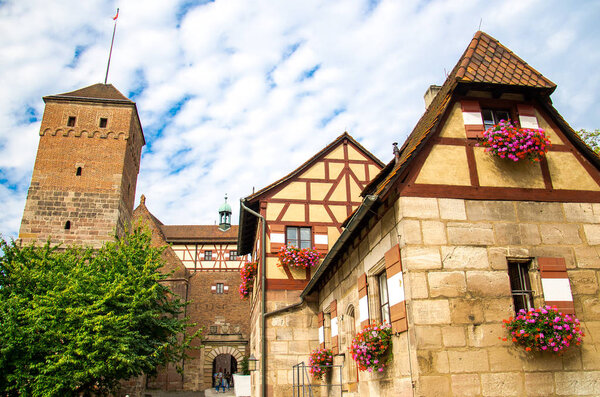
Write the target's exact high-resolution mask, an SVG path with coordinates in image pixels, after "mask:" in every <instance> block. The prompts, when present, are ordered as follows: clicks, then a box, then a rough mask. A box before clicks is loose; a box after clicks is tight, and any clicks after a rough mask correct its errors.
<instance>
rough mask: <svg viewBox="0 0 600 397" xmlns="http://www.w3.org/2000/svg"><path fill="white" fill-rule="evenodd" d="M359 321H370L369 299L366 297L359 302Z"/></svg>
mask: <svg viewBox="0 0 600 397" xmlns="http://www.w3.org/2000/svg"><path fill="white" fill-rule="evenodd" d="M358 311H359V320H360V322H361V323H362V322H363V321H369V298H368V297H367V296H366V295H365V296H363V297H362V298H360V299H359V300H358Z"/></svg>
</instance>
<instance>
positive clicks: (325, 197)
mask: <svg viewBox="0 0 600 397" xmlns="http://www.w3.org/2000/svg"><path fill="white" fill-rule="evenodd" d="M380 169H381V167H380V166H379V165H378V164H377V163H376V162H375V161H373V159H372V158H370V157H369V156H367V155H366V154H365V153H364V152H363V151H362V150H360V149H359V148H358V147H357V146H355V145H354V144H353V143H352V142H350V141H349V140H344V141H342V142H340V143H339V144H338V145H337V146H335V147H333V148H332V149H331V150H330V151H329V152H328V153H326V154H324V155H323V156H322V157H321V158H320V159H318V160H317V161H315V162H314V163H313V164H312V165H311V166H310V167H309V168H308V169H307V170H306V171H304V172H302V173H301V174H299V175H297V176H296V177H294V178H293V179H292V180H290V181H288V182H287V183H286V184H283V185H282V186H279V187H278V188H277V189H274V190H273V191H272V192H269V193H270V194H269V197H266V198H264V199H263V200H262V201H261V202H262V203H264V204H263V206H262V208H261V214H262V215H263V216H265V218H266V219H267V224H268V234H267V273H266V274H267V283H268V284H267V285H268V288H269V289H297V290H299V289H302V288H303V287H304V285H306V282H307V280H309V279H310V275H311V273H310V271H306V270H304V269H293V268H292V269H290V268H289V267H288V266H280V265H279V259H278V258H277V254H278V252H279V249H280V248H281V247H282V246H284V245H285V244H286V229H287V228H288V227H309V228H310V229H311V245H312V247H313V248H315V249H317V250H318V251H319V252H321V253H323V254H326V253H327V251H328V250H329V248H330V247H331V246H332V245H333V244H334V243H335V241H336V240H337V238H338V236H339V235H340V233H341V224H342V223H343V222H344V221H345V220H346V218H347V217H348V216H349V215H350V214H352V211H354V210H355V209H356V208H357V207H358V206H359V205H360V203H361V201H362V200H361V197H360V193H361V191H362V189H363V188H364V187H365V185H366V184H367V183H368V182H369V181H370V180H371V179H372V178H373V177H374V176H375V175H377V173H378V172H379V170H380Z"/></svg>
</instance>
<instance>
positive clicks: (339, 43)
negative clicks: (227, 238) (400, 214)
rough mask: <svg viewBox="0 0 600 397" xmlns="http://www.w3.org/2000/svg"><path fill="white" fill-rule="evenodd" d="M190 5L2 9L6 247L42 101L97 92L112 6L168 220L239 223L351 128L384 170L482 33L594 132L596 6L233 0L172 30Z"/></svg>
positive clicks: (145, 162)
mask: <svg viewBox="0 0 600 397" xmlns="http://www.w3.org/2000/svg"><path fill="white" fill-rule="evenodd" d="M184 3H185V4H187V3H189V2H185V1H180V2H175V1H172V2H165V1H160V0H152V1H144V2H143V3H142V2H138V1H134V0H122V1H119V2H116V3H115V2H113V3H110V2H104V1H99V0H96V1H86V2H78V1H75V0H64V1H59V2H46V1H42V0H19V1H12V2H6V3H3V4H2V5H0V34H1V35H2V37H3V40H2V41H1V42H0V51H1V52H2V54H3V57H0V84H2V87H3V90H2V91H1V92H0V123H2V125H3V127H4V128H2V129H0V171H1V173H0V176H4V179H0V199H2V200H3V201H4V202H6V203H10V205H8V206H7V207H6V211H8V213H7V212H6V211H5V215H4V218H0V227H2V228H3V229H0V230H2V231H3V232H4V234H12V235H14V234H16V230H17V229H18V219H20V217H21V214H22V209H23V208H22V206H23V203H24V198H25V194H26V191H27V187H28V184H29V178H30V175H31V170H32V168H33V160H34V157H35V147H36V144H37V141H38V139H39V138H38V134H37V131H38V129H39V118H40V117H41V114H42V111H43V102H42V101H41V99H40V98H41V96H44V95H51V94H56V93H61V92H66V91H70V90H73V89H77V88H81V87H84V86H87V85H91V84H94V83H96V82H99V81H102V80H103V78H104V73H105V68H106V57H107V55H108V46H109V44H110V38H111V34H112V28H113V23H112V19H111V17H112V16H113V15H114V14H113V13H114V10H115V8H116V7H117V6H118V7H120V9H121V12H120V16H119V20H118V26H117V36H116V39H115V49H114V52H113V59H112V63H111V71H110V75H109V82H111V83H112V84H114V85H115V86H116V87H117V88H118V89H119V90H120V91H121V92H123V93H124V94H125V95H129V94H130V93H134V99H135V100H136V101H137V106H138V110H139V112H140V118H141V121H142V124H143V127H144V132H145V134H146V140H147V141H148V146H147V148H146V149H145V151H144V155H143V158H142V166H141V172H140V175H139V182H138V188H137V194H138V197H139V195H140V194H141V193H144V194H145V195H146V197H147V199H148V201H147V203H148V206H149V207H150V209H151V210H152V211H153V212H154V214H155V215H156V216H157V217H158V218H159V219H161V220H162V221H163V222H165V223H200V224H201V223H213V222H214V221H215V220H216V219H217V212H216V210H217V208H218V207H219V205H220V204H221V202H222V200H223V195H224V194H225V193H228V194H229V197H230V201H231V202H233V203H234V204H233V208H234V211H235V213H234V219H237V210H238V209H237V205H236V204H235V202H236V200H237V199H238V198H240V197H244V196H246V195H248V194H250V193H251V192H252V188H253V187H254V188H256V189H260V188H262V187H264V186H266V185H268V184H269V183H271V182H273V181H274V180H276V179H278V178H280V177H282V176H283V175H285V174H287V173H289V172H290V171H292V170H293V169H295V168H296V167H297V166H299V165H300V164H302V163H303V162H304V161H305V160H307V159H308V158H309V157H311V156H312V155H313V154H314V153H315V152H317V151H318V150H320V149H321V148H322V147H323V146H325V145H327V144H328V143H329V142H330V141H332V140H333V139H334V138H335V137H337V136H338V135H339V134H341V133H342V132H343V131H344V130H348V131H349V132H350V133H351V134H352V135H353V136H354V137H355V138H356V139H358V140H359V141H361V142H362V143H363V144H364V145H365V147H366V148H367V149H369V150H371V151H372V152H373V153H374V154H376V155H377V156H379V157H380V158H381V159H382V160H383V161H384V162H387V161H388V160H389V159H390V158H391V156H392V155H391V143H392V142H394V141H398V142H400V143H402V142H403V140H404V139H405V137H406V136H407V134H408V133H409V132H410V131H411V130H412V128H413V126H414V124H415V123H416V121H417V120H418V119H419V117H420V116H421V114H422V113H423V111H424V103H423V94H424V92H425V90H426V89H427V87H428V86H429V84H440V83H442V82H443V80H444V78H445V76H444V70H445V71H446V72H449V71H450V70H451V69H452V67H453V66H454V64H455V63H456V62H457V60H458V59H459V57H460V55H461V54H462V52H463V51H464V49H465V48H466V46H467V45H468V43H469V40H470V39H471V37H472V36H473V33H474V32H475V30H476V29H477V27H478V26H479V23H480V21H481V22H482V28H483V30H485V31H486V32H488V33H489V34H491V35H492V36H494V37H496V38H497V39H499V40H500V41H501V42H502V43H503V44H505V45H506V46H507V47H508V48H510V49H511V50H513V51H514V52H515V53H516V54H518V55H519V56H521V57H522V58H523V59H525V60H526V61H527V62H528V63H530V64H531V65H533V66H534V67H535V68H536V69H538V70H539V71H540V72H542V73H543V74H544V75H546V76H547V77H548V78H550V79H551V80H553V81H554V82H556V83H557V84H558V89H557V90H556V92H555V93H554V94H553V97H552V98H553V101H554V104H555V106H556V107H557V108H558V109H559V110H560V111H561V112H562V114H563V116H564V117H565V118H566V119H567V120H568V121H569V122H570V123H571V125H572V126H573V127H574V128H578V127H579V126H581V127H586V128H598V127H599V124H600V123H599V120H598V116H597V115H598V111H597V109H598V104H599V102H600V100H599V97H600V77H598V73H597V72H596V69H597V66H596V65H598V63H599V62H598V61H600V59H599V58H600V53H599V52H598V51H597V47H598V38H599V37H600V34H599V33H600V32H599V30H600V28H599V27H598V26H597V23H596V21H597V20H598V16H599V14H600V5H599V4H598V3H597V2H592V1H589V2H582V3H580V4H579V6H578V7H577V8H574V7H572V6H570V5H569V4H563V2H560V1H551V2H542V1H519V0H512V1H506V2H502V3H489V2H478V1H475V0H469V1H461V2H451V1H442V0H437V1H436V0H433V1H429V2H418V1H409V2H398V1H391V0H388V1H385V0H383V1H381V2H379V4H378V5H377V7H376V8H375V9H373V10H371V11H370V12H369V4H370V2H369V1H366V0H365V1H359V0H348V1H344V2H330V1H319V0H307V1H302V2H290V1H286V2H272V1H257V2H253V3H252V6H251V7H250V6H249V5H248V2H246V1H242V0H231V1H216V2H214V3H207V4H204V5H192V6H190V8H189V9H187V12H186V13H185V14H184V15H183V16H182V17H181V20H178V16H180V14H181V11H182V10H181V7H182V5H183V4H184ZM76 52H78V53H79V56H78V58H77V59H76V60H75V54H76ZM310 71H314V72H313V74H312V75H309V74H310V73H309V72H310ZM176 106H179V109H176V108H175V107H176ZM32 109H33V110H32ZM32 112H33V114H34V115H35V116H37V118H38V121H30V119H31V118H32V116H31V114H30V113H32ZM336 112H338V114H337V115H336V116H334V114H335V113H336ZM327 120H329V121H328V122H326V121H327Z"/></svg>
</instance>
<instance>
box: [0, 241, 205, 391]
mask: <svg viewBox="0 0 600 397" xmlns="http://www.w3.org/2000/svg"><path fill="white" fill-rule="evenodd" d="M0 249H1V250H2V251H3V254H2V256H0V395H7V396H16V395H23V396H69V395H80V394H83V395H90V394H92V393H94V394H96V395H98V394H99V395H103V394H107V393H109V392H110V391H111V390H114V389H115V387H116V386H117V385H118V382H119V380H121V379H128V378H130V377H133V376H137V375H140V374H142V373H147V374H153V373H155V372H156V368H157V367H158V366H159V365H164V364H166V363H167V362H173V361H175V362H176V361H180V360H181V359H182V357H183V354H184V350H185V348H186V347H188V346H189V343H190V341H191V338H192V336H190V337H186V338H184V337H182V335H183V334H185V331H186V328H187V327H189V326H191V325H192V324H189V323H188V320H187V319H183V318H182V316H181V315H180V314H181V312H182V308H183V306H184V303H183V302H182V301H181V300H180V299H179V298H178V297H177V296H175V295H173V294H171V292H170V290H169V289H168V287H167V286H165V285H164V284H163V283H161V280H164V279H165V278H166V277H167V276H166V275H164V274H162V273H160V271H159V268H160V267H161V266H162V265H163V262H162V259H161V253H162V248H154V247H152V246H151V244H150V233H149V232H148V231H142V230H140V229H136V230H133V231H132V232H131V233H130V234H128V235H126V236H124V237H122V238H120V239H117V240H116V241H115V242H111V243H107V244H105V245H104V246H103V247H102V248H101V249H99V250H97V251H94V250H92V249H83V248H77V247H70V248H66V249H61V248H56V247H54V248H53V247H51V246H50V244H49V243H47V244H46V245H45V246H43V247H34V246H28V247H24V248H21V247H19V246H18V245H17V244H16V243H15V242H11V243H8V242H6V241H4V240H0ZM193 336H196V335H193Z"/></svg>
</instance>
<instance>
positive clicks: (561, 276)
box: [538, 258, 575, 314]
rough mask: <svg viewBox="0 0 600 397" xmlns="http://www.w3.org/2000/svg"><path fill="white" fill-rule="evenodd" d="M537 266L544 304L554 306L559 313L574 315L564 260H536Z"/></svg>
mask: <svg viewBox="0 0 600 397" xmlns="http://www.w3.org/2000/svg"><path fill="white" fill-rule="evenodd" d="M538 265H539V266H540V273H541V278H542V289H543V290H544V300H545V301H546V304H547V305H549V306H556V307H557V308H558V311H560V312H563V313H566V314H575V306H574V305H573V294H572V293H571V285H570V284H569V275H568V273H567V263H566V262H565V258H538Z"/></svg>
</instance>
